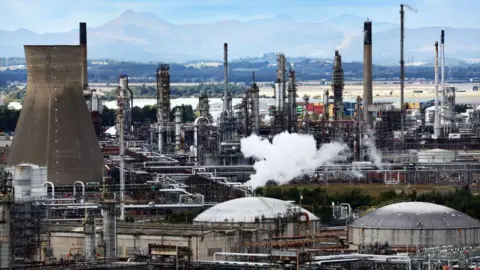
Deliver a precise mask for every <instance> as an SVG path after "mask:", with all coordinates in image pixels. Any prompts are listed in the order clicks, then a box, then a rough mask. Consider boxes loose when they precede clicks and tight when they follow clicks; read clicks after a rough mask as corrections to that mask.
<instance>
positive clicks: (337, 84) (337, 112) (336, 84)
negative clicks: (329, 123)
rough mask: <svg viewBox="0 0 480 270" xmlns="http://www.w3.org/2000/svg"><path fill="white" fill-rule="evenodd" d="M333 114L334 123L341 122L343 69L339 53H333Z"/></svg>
mask: <svg viewBox="0 0 480 270" xmlns="http://www.w3.org/2000/svg"><path fill="white" fill-rule="evenodd" d="M332 81H333V82H332V90H333V97H334V101H333V106H334V107H333V114H334V119H335V121H341V120H343V69H342V57H341V56H340V53H339V52H338V51H337V50H336V51H335V59H334V61H333V80H332Z"/></svg>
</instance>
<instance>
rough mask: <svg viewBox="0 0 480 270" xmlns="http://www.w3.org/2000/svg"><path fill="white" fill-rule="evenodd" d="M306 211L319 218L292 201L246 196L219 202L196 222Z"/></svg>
mask: <svg viewBox="0 0 480 270" xmlns="http://www.w3.org/2000/svg"><path fill="white" fill-rule="evenodd" d="M295 211H296V212H297V213H298V212H304V213H306V214H307V215H308V217H309V219H310V220H318V217H316V216H315V215H314V214H312V213H310V212H309V211H307V210H305V209H303V208H300V207H298V206H296V205H295V204H293V203H292V202H290V201H282V200H278V199H272V198H267V197H246V198H239V199H234V200H230V201H226V202H223V203H220V204H217V205H215V206H213V207H210V208H209V209H207V210H205V211H204V212H203V213H201V214H200V215H198V216H197V217H196V218H195V219H194V220H193V221H194V222H221V223H223V222H254V221H255V219H256V218H258V219H259V220H261V219H262V218H267V219H271V218H276V217H278V216H282V217H285V216H287V215H288V214H289V213H293V212H295Z"/></svg>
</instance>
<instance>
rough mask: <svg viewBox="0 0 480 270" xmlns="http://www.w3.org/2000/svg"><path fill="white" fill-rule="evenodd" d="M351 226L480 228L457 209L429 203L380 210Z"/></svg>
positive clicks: (392, 206) (389, 206)
mask: <svg viewBox="0 0 480 270" xmlns="http://www.w3.org/2000/svg"><path fill="white" fill-rule="evenodd" d="M350 227H356V228H374V229H458V228H480V222H478V221H477V220H476V219H474V218H472V217H470V216H468V215H467V214H464V213H462V212H459V211H457V210H455V209H452V208H449V207H446V206H443V205H438V204H433V203H426V202H402V203H396V204H391V205H387V206H384V207H382V208H378V209H376V210H374V211H372V212H370V213H368V214H366V215H365V216H363V217H361V218H359V219H357V220H356V221H355V222H354V223H353V224H352V225H350Z"/></svg>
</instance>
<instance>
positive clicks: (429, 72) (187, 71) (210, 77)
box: [0, 59, 480, 86]
mask: <svg viewBox="0 0 480 270" xmlns="http://www.w3.org/2000/svg"><path fill="white" fill-rule="evenodd" d="M157 67H158V64H157V63H135V62H109V63H108V64H107V65H90V66H89V73H88V77H89V78H88V79H89V81H90V82H110V83H116V82H117V81H118V76H119V75H120V74H127V75H129V77H130V78H131V79H130V81H131V82H153V81H155V73H156V70H157ZM445 69H446V70H445V72H446V73H447V74H449V77H450V78H453V79H455V80H469V79H470V78H478V77H480V70H479V68H478V65H473V64H472V65H463V66H459V67H452V68H450V67H445ZM295 70H296V74H297V79H298V80H321V79H326V80H331V77H332V75H331V72H332V63H331V61H330V62H326V61H320V60H315V59H303V60H301V61H297V62H295ZM343 70H344V74H345V79H347V80H348V79H361V78H363V63H360V62H345V63H343ZM253 71H255V76H256V80H257V81H264V82H269V81H271V82H273V81H274V80H275V79H276V67H275V66H274V65H271V63H270V62H268V61H259V62H252V61H232V62H231V63H230V64H229V81H231V82H251V81H252V72H253ZM170 75H171V77H170V80H171V82H212V81H215V82H221V81H223V65H221V64H220V65H218V66H200V67H193V66H188V65H183V64H175V63H173V64H170ZM399 75H400V74H399V69H398V67H397V66H378V65H374V66H373V76H374V79H392V78H396V79H398V78H399ZM405 76H406V77H407V78H418V79H423V78H426V79H433V78H434V72H433V67H431V66H409V67H407V68H406V70H405ZM26 79H27V75H26V70H24V69H23V70H6V71H2V72H0V86H2V85H5V84H6V83H7V82H8V81H20V82H25V81H26Z"/></svg>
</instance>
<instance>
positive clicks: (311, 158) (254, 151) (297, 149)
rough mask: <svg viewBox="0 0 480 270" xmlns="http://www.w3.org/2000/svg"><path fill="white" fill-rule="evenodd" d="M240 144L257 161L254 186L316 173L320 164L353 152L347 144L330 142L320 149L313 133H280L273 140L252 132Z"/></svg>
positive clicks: (340, 158) (280, 182)
mask: <svg viewBox="0 0 480 270" xmlns="http://www.w3.org/2000/svg"><path fill="white" fill-rule="evenodd" d="M240 144H241V149H242V153H243V155H244V156H245V157H253V158H255V159H256V160H257V162H255V165H254V169H255V174H253V175H251V176H250V180H249V181H248V182H247V185H250V186H252V187H253V188H257V187H260V186H264V185H265V184H266V183H267V182H268V181H269V180H273V181H275V182H277V183H278V184H279V185H282V184H286V183H288V182H290V181H291V180H292V179H293V178H295V177H299V176H302V175H305V174H309V173H313V172H314V171H315V169H316V168H318V167H319V166H322V165H325V164H329V163H333V162H335V161H340V160H345V159H346V158H347V157H348V156H349V154H350V153H349V149H348V147H347V145H345V144H341V143H338V142H333V143H328V144H324V145H322V146H321V147H320V149H318V150H317V147H316V142H315V139H314V138H313V136H311V135H303V134H297V133H292V134H290V133H288V132H284V133H281V134H278V135H276V136H275V137H274V138H273V140H272V143H270V142H269V141H268V140H263V139H262V138H260V137H258V136H257V135H252V136H250V137H248V138H244V139H242V140H241V141H240Z"/></svg>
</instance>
